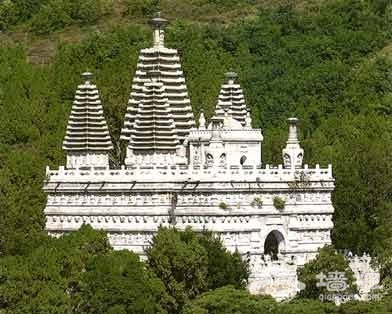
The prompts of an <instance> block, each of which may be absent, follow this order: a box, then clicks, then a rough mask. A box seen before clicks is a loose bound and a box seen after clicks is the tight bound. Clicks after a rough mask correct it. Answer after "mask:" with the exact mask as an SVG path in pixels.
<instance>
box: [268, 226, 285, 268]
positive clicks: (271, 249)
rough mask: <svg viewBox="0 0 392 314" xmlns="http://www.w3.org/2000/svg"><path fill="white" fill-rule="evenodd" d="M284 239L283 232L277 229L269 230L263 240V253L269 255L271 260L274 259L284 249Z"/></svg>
mask: <svg viewBox="0 0 392 314" xmlns="http://www.w3.org/2000/svg"><path fill="white" fill-rule="evenodd" d="M284 247H285V241H284V237H283V234H282V233H281V232H279V231H278V230H273V231H271V232H270V233H269V234H268V235H267V237H266V238H265V241H264V255H269V256H271V260H273V261H276V260H277V259H278V255H279V254H280V253H281V252H282V251H283V250H284Z"/></svg>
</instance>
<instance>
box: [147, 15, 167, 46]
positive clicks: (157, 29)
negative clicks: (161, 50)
mask: <svg viewBox="0 0 392 314" xmlns="http://www.w3.org/2000/svg"><path fill="white" fill-rule="evenodd" d="M167 22H168V21H167V20H166V19H164V18H163V17H161V12H157V13H156V14H155V17H154V18H152V19H151V21H150V24H151V26H152V28H153V30H154V47H164V45H165V26H166V24H167Z"/></svg>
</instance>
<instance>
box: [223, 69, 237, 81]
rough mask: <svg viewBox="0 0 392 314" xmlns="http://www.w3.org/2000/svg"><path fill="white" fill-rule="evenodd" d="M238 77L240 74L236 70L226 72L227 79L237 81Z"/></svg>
mask: <svg viewBox="0 0 392 314" xmlns="http://www.w3.org/2000/svg"><path fill="white" fill-rule="evenodd" d="M237 77H238V74H237V73H236V72H234V71H228V72H226V73H225V78H226V79H227V80H232V81H235V80H236V79H237Z"/></svg>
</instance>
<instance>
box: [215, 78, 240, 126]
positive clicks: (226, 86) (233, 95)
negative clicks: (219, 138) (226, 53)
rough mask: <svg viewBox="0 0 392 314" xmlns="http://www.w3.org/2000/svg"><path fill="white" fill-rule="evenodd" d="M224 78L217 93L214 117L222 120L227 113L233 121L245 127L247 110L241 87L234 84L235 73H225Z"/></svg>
mask: <svg viewBox="0 0 392 314" xmlns="http://www.w3.org/2000/svg"><path fill="white" fill-rule="evenodd" d="M225 77H226V81H225V83H223V84H222V87H221V90H220V92H219V98H218V104H217V105H216V109H215V115H216V116H217V117H222V118H223V117H224V115H225V111H228V112H229V114H230V115H231V116H232V117H233V118H234V119H235V120H237V121H239V122H241V124H242V126H245V124H246V122H245V119H246V114H247V108H246V103H245V98H244V94H243V92H242V89H241V86H240V84H238V83H236V80H237V74H236V73H235V72H227V73H225Z"/></svg>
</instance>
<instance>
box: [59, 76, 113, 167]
mask: <svg viewBox="0 0 392 314" xmlns="http://www.w3.org/2000/svg"><path fill="white" fill-rule="evenodd" d="M82 76H83V78H84V83H83V84H81V85H79V86H78V87H77V90H76V94H75V99H74V102H73V105H72V109H71V115H70V117H69V120H68V126H67V131H66V135H65V138H64V141H63V149H64V150H65V151H66V152H67V168H83V167H104V168H107V167H109V151H110V150H112V149H113V145H112V142H111V139H110V135H109V129H108V126H107V124H106V120H105V117H104V115H103V107H102V104H101V100H100V97H99V92H98V89H97V86H96V85H94V84H92V82H91V81H92V76H93V75H92V73H90V72H85V73H83V74H82Z"/></svg>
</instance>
